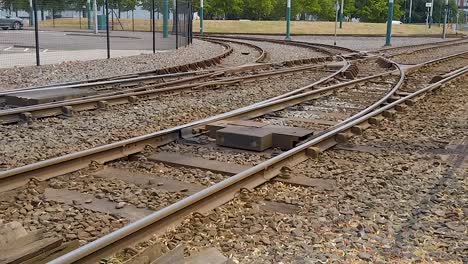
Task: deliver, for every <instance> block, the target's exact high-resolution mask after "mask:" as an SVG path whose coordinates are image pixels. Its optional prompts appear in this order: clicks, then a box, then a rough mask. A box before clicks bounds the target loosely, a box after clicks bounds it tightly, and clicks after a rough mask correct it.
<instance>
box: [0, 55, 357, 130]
mask: <svg viewBox="0 0 468 264" xmlns="http://www.w3.org/2000/svg"><path fill="white" fill-rule="evenodd" d="M268 66H272V65H254V66H248V67H247V73H249V74H242V75H241V76H238V77H231V76H229V77H224V78H222V76H223V75H224V74H226V73H227V72H226V71H219V72H214V73H209V74H203V75H200V76H196V77H190V78H186V79H179V80H175V81H170V82H166V83H162V84H146V85H142V86H137V87H136V88H129V89H125V90H123V91H118V92H110V93H104V94H98V95H93V96H87V97H85V98H78V99H70V100H65V101H60V102H53V103H45V104H40V105H34V106H25V107H17V108H13V109H7V110H0V124H11V123H15V122H21V121H25V122H31V121H32V120H33V119H38V118H45V117H51V116H57V115H65V116H69V117H71V116H72V115H73V113H74V112H79V111H85V110H88V111H89V110H95V109H103V108H107V107H110V106H113V105H120V104H125V103H136V102H137V101H138V100H142V99H143V100H149V99H151V98H154V97H158V96H161V94H164V93H168V92H175V91H186V90H195V89H206V88H208V89H209V88H210V87H214V86H218V85H225V84H234V83H240V82H242V83H245V82H252V81H255V80H259V79H264V78H267V77H272V76H277V75H285V74H291V73H295V72H307V71H313V70H316V71H327V70H331V71H332V72H333V73H332V74H330V75H329V76H328V77H327V78H324V79H322V82H325V81H326V80H327V79H330V78H332V77H334V76H336V75H337V74H340V73H344V72H345V71H346V70H347V69H348V67H349V64H347V63H345V62H344V61H343V64H342V65H338V67H336V65H335V67H332V66H331V65H306V66H298V67H291V68H286V69H282V68H280V69H277V70H270V71H261V72H259V73H253V74H252V73H251V71H252V70H256V69H260V70H261V69H262V68H265V67H268ZM336 68H337V69H336ZM238 71H241V73H244V72H242V69H238ZM228 72H229V71H228ZM231 72H232V71H231ZM234 74H235V72H234ZM203 79H205V80H203ZM199 80H201V81H199Z"/></svg>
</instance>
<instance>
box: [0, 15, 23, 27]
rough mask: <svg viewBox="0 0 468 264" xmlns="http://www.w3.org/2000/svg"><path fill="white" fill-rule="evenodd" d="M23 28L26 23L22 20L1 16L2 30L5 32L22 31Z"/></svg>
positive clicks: (0, 24) (0, 25)
mask: <svg viewBox="0 0 468 264" xmlns="http://www.w3.org/2000/svg"><path fill="white" fill-rule="evenodd" d="M23 26H24V22H23V20H22V19H20V18H16V17H10V16H2V15H0V28H2V29H4V30H7V29H14V30H20V29H22V28H23Z"/></svg>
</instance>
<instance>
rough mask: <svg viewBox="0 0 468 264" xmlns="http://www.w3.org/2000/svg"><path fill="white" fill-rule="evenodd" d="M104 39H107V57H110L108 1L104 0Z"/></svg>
mask: <svg viewBox="0 0 468 264" xmlns="http://www.w3.org/2000/svg"><path fill="white" fill-rule="evenodd" d="M106 39H107V58H108V59H110V57H111V55H110V34H109V1H108V0H106Z"/></svg>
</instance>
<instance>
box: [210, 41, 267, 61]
mask: <svg viewBox="0 0 468 264" xmlns="http://www.w3.org/2000/svg"><path fill="white" fill-rule="evenodd" d="M204 40H210V38H205V39H204ZM227 42H231V43H236V44H239V45H244V46H249V47H251V48H254V49H256V50H257V52H258V53H260V56H258V57H257V58H256V59H255V62H262V61H263V60H264V59H265V58H266V55H267V53H266V51H265V50H264V49H263V48H262V47H260V46H257V45H254V44H252V43H246V42H242V41H235V40H231V41H227Z"/></svg>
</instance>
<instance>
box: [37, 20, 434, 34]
mask: <svg viewBox="0 0 468 264" xmlns="http://www.w3.org/2000/svg"><path fill="white" fill-rule="evenodd" d="M87 23H88V21H87V19H82V20H81V28H82V29H86V27H87ZM169 23H170V27H169V28H171V27H172V26H171V25H172V21H170V22H169ZM40 26H41V28H52V27H53V26H54V23H53V21H52V20H46V21H43V22H41V25H40ZM55 27H56V28H66V29H79V28H80V20H79V19H77V18H60V19H55ZM150 28H151V27H150V20H149V19H146V20H145V19H135V21H134V23H132V20H131V19H120V23H119V22H118V21H117V19H115V21H114V30H122V29H123V30H132V29H135V30H137V31H149V30H150ZM156 28H157V29H158V30H160V29H161V28H162V20H156ZM193 30H194V32H199V31H200V22H199V21H194V23H193ZM285 30H286V23H285V21H237V20H205V32H207V33H246V34H259V33H263V34H268V33H270V34H284V33H285ZM334 30H335V23H334V22H309V21H293V22H292V23H291V32H292V34H334ZM386 30H387V28H386V24H385V23H351V22H345V23H343V29H339V28H338V34H358V35H359V34H361V35H367V34H370V35H375V34H380V35H384V34H385V33H386ZM392 33H393V35H420V34H434V35H437V34H441V33H442V27H439V26H438V24H434V26H433V27H432V28H431V29H427V28H426V27H425V25H408V24H404V25H393V28H392Z"/></svg>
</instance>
